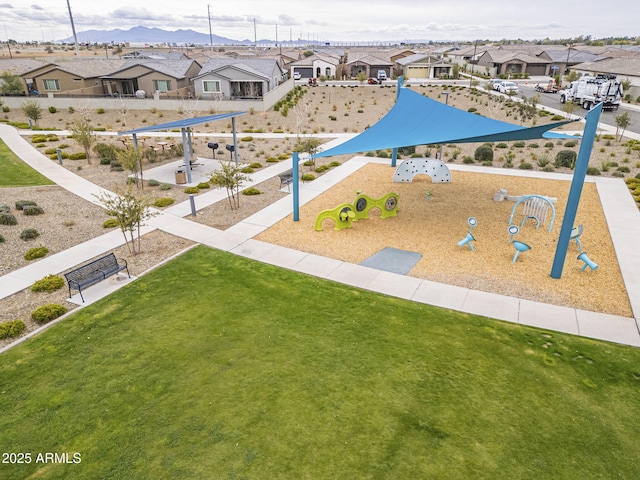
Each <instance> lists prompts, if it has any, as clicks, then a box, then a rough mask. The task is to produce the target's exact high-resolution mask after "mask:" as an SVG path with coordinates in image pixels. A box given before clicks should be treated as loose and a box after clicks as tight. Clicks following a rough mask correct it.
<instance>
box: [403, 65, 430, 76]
mask: <svg viewBox="0 0 640 480" xmlns="http://www.w3.org/2000/svg"><path fill="white" fill-rule="evenodd" d="M407 78H429V69H428V68H422V67H407Z"/></svg>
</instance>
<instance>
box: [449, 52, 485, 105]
mask: <svg viewBox="0 0 640 480" xmlns="http://www.w3.org/2000/svg"><path fill="white" fill-rule="evenodd" d="M477 49H478V40H476V43H475V46H474V47H473V58H472V59H471V79H470V80H469V88H471V87H473V67H474V66H475V63H474V62H475V61H476V50H477ZM447 98H449V97H447Z"/></svg>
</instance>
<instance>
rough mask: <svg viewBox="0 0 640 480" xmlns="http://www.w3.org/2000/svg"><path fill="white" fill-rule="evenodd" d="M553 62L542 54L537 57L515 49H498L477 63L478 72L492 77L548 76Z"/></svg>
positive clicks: (486, 53) (481, 56)
mask: <svg viewBox="0 0 640 480" xmlns="http://www.w3.org/2000/svg"><path fill="white" fill-rule="evenodd" d="M552 63H553V62H552V61H551V59H550V58H549V56H548V55H547V54H546V53H544V52H542V53H539V54H538V55H537V56H536V55H531V54H528V53H520V52H518V51H517V50H513V49H496V50H487V51H485V52H484V53H483V54H482V55H480V57H479V58H478V61H477V68H476V71H478V72H481V71H482V69H484V70H485V73H486V74H487V75H490V76H500V75H513V74H525V73H528V74H529V75H532V76H533V75H548V72H549V69H550V67H551V64H552Z"/></svg>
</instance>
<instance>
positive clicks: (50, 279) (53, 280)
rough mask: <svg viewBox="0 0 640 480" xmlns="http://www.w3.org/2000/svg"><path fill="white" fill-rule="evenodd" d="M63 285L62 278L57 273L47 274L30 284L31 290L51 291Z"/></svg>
mask: <svg viewBox="0 0 640 480" xmlns="http://www.w3.org/2000/svg"><path fill="white" fill-rule="evenodd" d="M62 287H64V279H63V278H62V277H61V276H59V275H47V276H46V277H43V278H41V279H40V280H36V281H35V282H34V283H33V285H31V291H32V292H53V291H54V290H59V289H61V288H62Z"/></svg>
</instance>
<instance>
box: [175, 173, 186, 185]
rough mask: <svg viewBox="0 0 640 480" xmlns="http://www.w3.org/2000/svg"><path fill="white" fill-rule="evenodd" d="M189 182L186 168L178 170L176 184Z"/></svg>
mask: <svg viewBox="0 0 640 480" xmlns="http://www.w3.org/2000/svg"><path fill="white" fill-rule="evenodd" d="M183 183H187V174H186V173H185V171H184V170H176V185H180V184H183Z"/></svg>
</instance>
